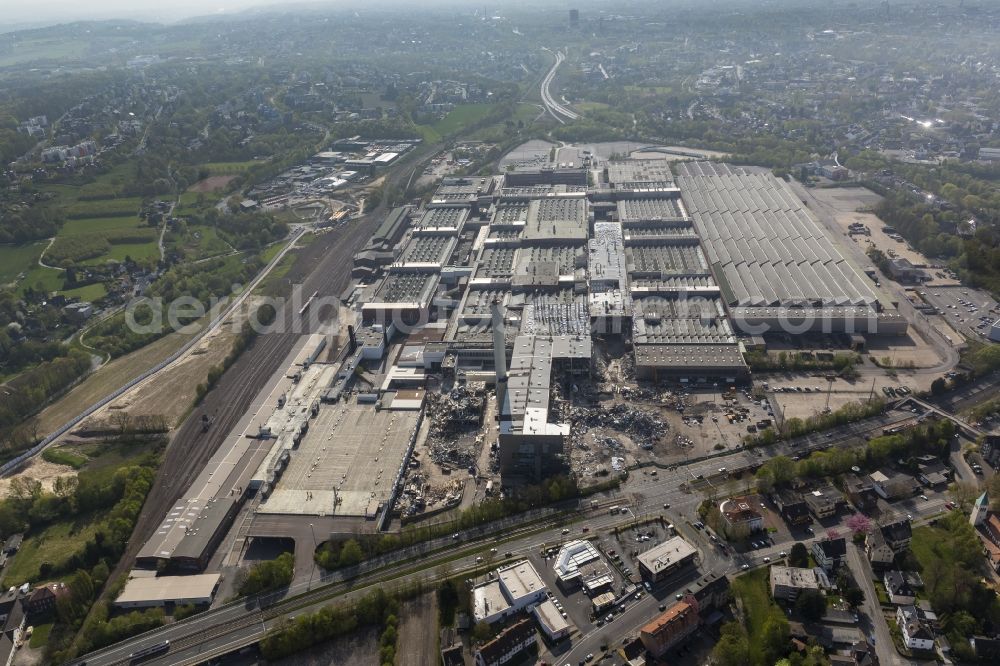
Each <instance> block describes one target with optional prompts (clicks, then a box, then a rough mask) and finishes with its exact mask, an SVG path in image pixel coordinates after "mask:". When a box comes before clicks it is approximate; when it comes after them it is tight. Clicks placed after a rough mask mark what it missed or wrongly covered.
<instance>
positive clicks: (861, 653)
mask: <svg viewBox="0 0 1000 666" xmlns="http://www.w3.org/2000/svg"><path fill="white" fill-rule="evenodd" d="M850 656H851V658H852V659H853V660H854V664H855V666H878V657H877V656H875V648H873V647H872V646H871V645H869V644H868V641H859V642H857V643H855V644H854V645H853V646H851V651H850Z"/></svg>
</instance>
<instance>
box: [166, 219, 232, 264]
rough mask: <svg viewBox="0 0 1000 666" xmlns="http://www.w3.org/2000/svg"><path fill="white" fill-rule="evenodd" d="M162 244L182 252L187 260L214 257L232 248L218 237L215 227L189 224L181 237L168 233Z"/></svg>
mask: <svg viewBox="0 0 1000 666" xmlns="http://www.w3.org/2000/svg"><path fill="white" fill-rule="evenodd" d="M164 245H165V246H166V247H167V248H168V249H176V250H179V251H181V252H183V253H184V259H185V260H187V261H197V260H198V259H205V258H207V257H214V256H217V255H220V254H225V253H227V252H232V250H233V248H232V247H230V246H229V243H227V242H226V241H224V240H222V238H220V237H219V234H218V232H217V231H216V229H215V227H207V226H201V225H189V226H188V227H187V233H186V234H184V236H183V237H178V235H177V234H170V233H168V234H167V236H166V238H165V239H164Z"/></svg>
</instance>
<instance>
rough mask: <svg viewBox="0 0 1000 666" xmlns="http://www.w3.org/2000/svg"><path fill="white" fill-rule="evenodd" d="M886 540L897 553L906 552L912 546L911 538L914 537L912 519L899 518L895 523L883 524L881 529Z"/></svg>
mask: <svg viewBox="0 0 1000 666" xmlns="http://www.w3.org/2000/svg"><path fill="white" fill-rule="evenodd" d="M880 531H881V532H882V536H884V537H885V542H886V543H887V544H889V547H890V548H892V551H893V552H894V553H896V554H897V555H898V554H900V553H903V552H905V551H906V550H907V549H908V548H909V547H910V540H911V539H912V538H913V530H912V529H911V528H910V521H909V520H908V519H906V518H904V519H903V520H897V521H896V522H894V523H889V524H888V525H883V526H882V527H881V529H880Z"/></svg>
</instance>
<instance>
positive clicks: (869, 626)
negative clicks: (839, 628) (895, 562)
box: [847, 543, 908, 666]
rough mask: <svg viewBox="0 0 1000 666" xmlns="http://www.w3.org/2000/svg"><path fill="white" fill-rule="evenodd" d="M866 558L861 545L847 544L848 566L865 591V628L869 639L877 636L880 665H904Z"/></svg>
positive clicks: (904, 661) (876, 647)
mask: <svg viewBox="0 0 1000 666" xmlns="http://www.w3.org/2000/svg"><path fill="white" fill-rule="evenodd" d="M864 560H865V554H864V551H862V550H861V548H860V547H858V546H856V545H855V544H853V543H849V544H847V566H848V567H850V569H851V574H852V575H853V576H854V580H855V582H857V584H858V585H859V586H860V587H861V591H862V592H864V593H865V603H864V615H865V622H864V625H863V628H864V630H865V633H866V635H868V637H869V640H871V637H872V636H874V638H875V654H877V655H878V662H879V664H880V666H897V665H898V666H902V665H903V664H906V663H908V662H907V661H906V660H905V659H903V658H902V657H901V656H900V655H899V653H898V652H896V648H895V647H893V645H892V634H890V633H889V625H888V623H887V622H886V621H885V616H884V615H883V614H882V608H881V606H879V603H878V595H877V594H876V593H875V584H874V583H873V582H872V571H871V567H869V566H868V563H867V562H865V561H864Z"/></svg>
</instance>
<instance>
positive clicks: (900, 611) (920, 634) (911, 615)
mask: <svg viewBox="0 0 1000 666" xmlns="http://www.w3.org/2000/svg"><path fill="white" fill-rule="evenodd" d="M904 608H905V609H906V610H905V611H904ZM896 624H897V625H898V626H899V630H900V632H902V634H903V644H904V645H905V646H906V647H907V648H909V649H910V650H933V649H934V631H933V630H931V628H930V627H929V626H927V624H926V623H925V622H923V621H922V620H921V619H920V618H919V617H918V615H917V611H916V609H915V608H914V607H913V606H900V607H899V608H897V609H896Z"/></svg>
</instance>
